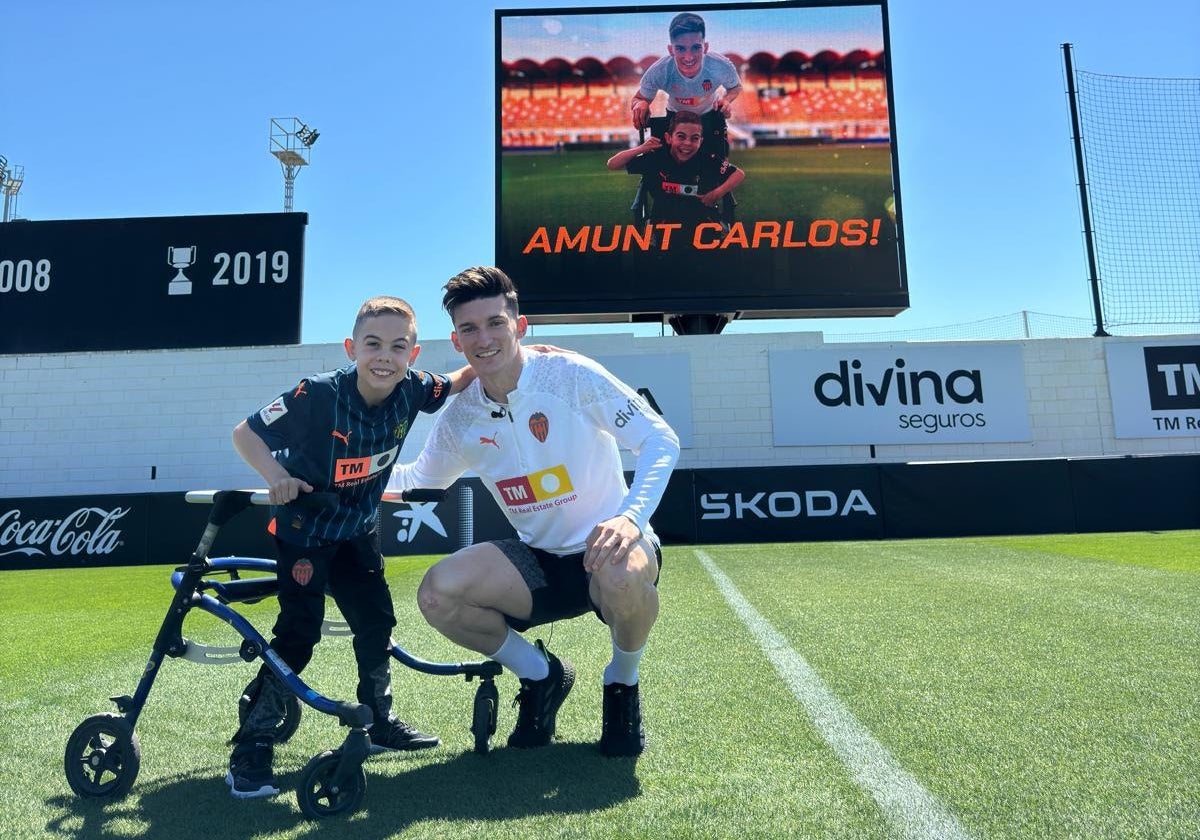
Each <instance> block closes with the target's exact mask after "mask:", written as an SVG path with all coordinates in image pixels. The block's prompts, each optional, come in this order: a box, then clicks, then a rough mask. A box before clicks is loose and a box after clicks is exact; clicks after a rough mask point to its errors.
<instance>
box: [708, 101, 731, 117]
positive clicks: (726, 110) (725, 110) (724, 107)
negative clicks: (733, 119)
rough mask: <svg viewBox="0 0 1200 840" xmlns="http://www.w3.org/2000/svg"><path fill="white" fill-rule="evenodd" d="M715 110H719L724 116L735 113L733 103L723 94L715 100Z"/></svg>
mask: <svg viewBox="0 0 1200 840" xmlns="http://www.w3.org/2000/svg"><path fill="white" fill-rule="evenodd" d="M713 110H714V111H719V112H720V113H721V116H723V117H728V116H729V115H730V114H732V113H733V103H731V102H729V101H727V100H726V99H725V97H723V96H722V97H719V98H717V99H714V100H713Z"/></svg>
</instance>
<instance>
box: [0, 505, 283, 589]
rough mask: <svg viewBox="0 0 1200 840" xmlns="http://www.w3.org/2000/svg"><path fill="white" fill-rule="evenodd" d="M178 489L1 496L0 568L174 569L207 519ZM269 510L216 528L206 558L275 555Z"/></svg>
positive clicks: (188, 553) (201, 508)
mask: <svg viewBox="0 0 1200 840" xmlns="http://www.w3.org/2000/svg"><path fill="white" fill-rule="evenodd" d="M209 511H210V507H209V506H208V505H196V504H188V503H187V502H186V501H185V499H184V494H183V493H131V494H123V495H111V496H55V497H37V498H27V499H0V572H2V571H5V570H8V569H53V568H72V567H85V566H133V565H143V564H159V563H161V564H164V565H171V566H180V565H183V564H184V563H186V562H187V561H188V558H190V557H191V554H192V551H193V550H194V549H195V548H196V544H197V543H198V542H199V540H200V536H201V534H202V533H203V531H204V524H205V522H206V521H207V519H208V514H209ZM268 517H269V512H268V509H267V508H265V507H264V508H253V509H251V510H249V511H246V512H245V513H243V514H242V515H241V516H237V517H235V518H234V519H233V521H231V522H230V523H229V524H228V525H227V526H226V527H224V528H223V529H222V530H221V533H220V535H219V536H218V537H217V541H216V544H215V545H214V546H213V549H212V551H211V552H210V555H211V556H213V557H217V556H227V555H241V556H248V557H274V556H275V555H274V548H273V546H272V543H271V538H270V536H268V534H267V530H266V525H267V520H268Z"/></svg>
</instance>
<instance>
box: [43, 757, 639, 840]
mask: <svg viewBox="0 0 1200 840" xmlns="http://www.w3.org/2000/svg"><path fill="white" fill-rule="evenodd" d="M405 758H406V756H404V755H398V756H388V757H380V758H376V759H371V760H369V761H368V762H367V763H366V765H365V769H366V772H367V790H366V796H365V797H364V799H363V804H362V807H361V809H360V810H359V811H358V812H356V813H355V814H353V815H347V816H339V817H332V818H329V819H326V820H321V821H317V822H313V823H308V824H307V826H306V827H305V828H304V829H303V830H302V833H303V835H304V836H305V837H313V836H329V837H339V838H340V837H354V838H380V840H382V838H386V837H391V836H392V835H394V834H396V833H398V832H401V831H403V830H405V829H406V828H408V827H409V826H411V825H414V824H416V823H420V822H423V821H426V820H451V821H453V820H471V821H484V822H489V821H495V822H502V821H505V820H515V819H520V818H522V817H529V816H534V817H536V816H539V815H551V814H574V813H587V812H591V811H600V810H603V809H605V808H608V807H611V806H613V805H617V804H619V803H621V802H625V801H628V800H631V799H633V798H635V797H637V796H638V795H639V793H640V791H641V786H640V784H639V782H638V779H637V776H636V775H635V770H636V762H635V760H634V759H611V758H605V757H604V756H602V755H600V753H599V751H598V750H597V748H596V745H595V744H592V743H588V744H576V743H555V744H554V745H552V746H550V747H547V748H545V749H537V750H513V749H498V750H495V751H494V752H492V753H490V754H489V755H476V754H475V753H471V752H467V753H461V754H459V755H457V756H453V757H450V758H449V759H448V760H446V761H444V762H435V763H431V764H426V765H424V766H420V767H414V768H413V769H411V770H405V769H404V768H403V763H404V759H405ZM280 764H282V762H281V761H279V760H278V758H277V760H276V765H277V767H278V765H280ZM280 769H282V768H280ZM276 779H277V782H278V784H279V787H280V790H281V793H280V794H279V796H276V797H272V798H269V799H251V800H243V801H238V800H235V799H233V798H232V797H231V796H230V795H229V790H228V788H227V787H226V785H225V782H224V770H223V769H222V768H217V767H214V768H213V771H212V775H211V776H209V775H204V774H200V773H189V774H187V775H184V776H179V777H175V778H172V779H170V780H169V781H166V782H162V783H158V784H150V785H146V786H142V785H140V784H135V785H134V787H133V790H132V791H131V793H130V795H129V797H128V798H126V799H124V800H121V801H117V802H107V801H104V800H82V799H77V798H74V797H70V796H58V797H54V798H52V799H50V800H48V801H47V806H48V808H49V810H52V811H57V812H60V814H59V816H58V817H56V818H55V819H53V820H51V822H50V823H49V824H47V826H46V833H47V835H48V836H53V837H71V838H103V837H117V836H121V837H129V836H135V837H139V838H144V840H159V838H161V840H190V838H204V840H212V838H213V837H214V836H243V837H244V836H249V835H250V834H252V833H253V834H257V833H265V832H278V831H284V832H286V831H289V830H290V829H296V828H298V827H299V826H300V825H301V824H304V823H305V820H304V817H303V816H302V815H301V814H300V812H299V808H298V805H297V803H296V786H297V784H298V783H299V779H300V771H299V770H298V769H297V770H291V771H289V772H279V773H277V774H276ZM64 812H65V813H64ZM126 821H130V822H132V824H133V825H140V826H142V827H143V830H141V831H137V830H136V829H135V830H134V831H132V832H131V830H130V829H131V825H130V822H126ZM118 822H120V823H121V825H120V826H119V827H118V826H117V825H116V823H118Z"/></svg>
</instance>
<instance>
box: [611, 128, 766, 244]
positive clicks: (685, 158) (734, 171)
mask: <svg viewBox="0 0 1200 840" xmlns="http://www.w3.org/2000/svg"><path fill="white" fill-rule="evenodd" d="M665 137H666V144H665V145H664V144H663V141H661V140H659V139H658V138H657V137H654V136H653V135H651V136H650V137H648V138H647V139H646V140H645V141H644V142H642V143H641V144H640V145H638V146H635V147H634V148H632V149H622V150H621V151H619V152H617V153H616V154H615V155H613V156H612V157H610V158H609V159H608V162H607V163H606V164H605V165H606V166H607V167H608V168H609V169H611V170H614V171H617V170H620V169H624V170H625V171H626V172H629V173H630V174H631V175H641V176H643V178H644V180H643V183H644V184H645V186H646V188H647V189H648V190H649V193H650V197H651V199H652V209H651V213H650V221H651V222H682V223H683V224H684V226H685V227H687V228H692V227H695V226H696V225H698V224H700V223H701V222H719V221H720V216H721V211H720V207H721V202H722V199H724V197H725V196H726V195H728V194H729V193H730V192H732V191H733V190H734V189H735V188H736V187H737V186H738V185H739V184H741V183H742V181H743V180H745V177H746V173H745V172H743V171H742V170H741V169H739V168H738V167H736V166H734V165H733V164H732V163H730V162H729V161H728V160H727V159H726V158H725V157H723V156H722V155H719V154H717V153H715V152H710V151H706V150H703V149H701V148H700V145H701V143H702V141H703V134H702V128H701V124H700V117H699V116H698V115H696V114H694V113H692V112H690V111H680V112H679V113H678V114H676V115H675V116H673V117H672V118H671V122H670V125H669V127H668V129H667V132H666V135H665Z"/></svg>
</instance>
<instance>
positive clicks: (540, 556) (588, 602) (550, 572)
mask: <svg viewBox="0 0 1200 840" xmlns="http://www.w3.org/2000/svg"><path fill="white" fill-rule="evenodd" d="M645 537H646V539H647V540H648V541H649V542H650V543H651V544H652V545H653V546H654V556H655V559H657V560H658V566H659V569H660V570H661V569H662V547H661V546H660V545H659V543H658V538H657V537H656V536H654V535H653V534H647V535H645ZM491 543H492V545H494V546H496V548H498V549H500V551H501V552H502V553H503V554H504V556H505V557H507V558H508V559H509V561H510V562H511V563H512V564H513V566H515V567H516V569H517V571H518V572H520V573H521V578H522V579H523V580H524V581H525V585H526V586H528V587H529V594H530V595H532V596H533V609H532V610H531V611H530V613H529V618H524V619H522V618H514V617H513V616H511V615H506V616H504V620H505V621H506V622H508V626H509V627H511V628H512V629H514V630H516V631H517V632H518V633H522V632H524V631H526V630H528V629H529V628H530V627H537V626H539V625H542V624H549V623H550V622H552V621H557V620H559V619H560V618H575V617H576V616H580V615H583V614H584V613H586V612H587V611H588V610H591V611H592V612H594V613H595V614H596V617H597V618H599V619H600V620H601V621H604V616H603V615H601V614H600V608H599V607H597V606H596V605H595V604H594V603H592V598H591V595H590V594H589V592H588V587H589V586H590V584H591V582H592V575H591V573H590V572H587V571H584V568H583V552H582V551H581V552H579V553H578V554H566V555H563V556H559V555H557V554H551V553H550V552H548V551H543V550H542V549H540V548H533V547H532V546H529V545H526V544H525V543H523V542H521V541H520V540H518V539H515V538H513V539H507V540H492V541H491ZM654 584H655V586H657V585H658V577H657V576H656V577H655V579H654Z"/></svg>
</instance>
